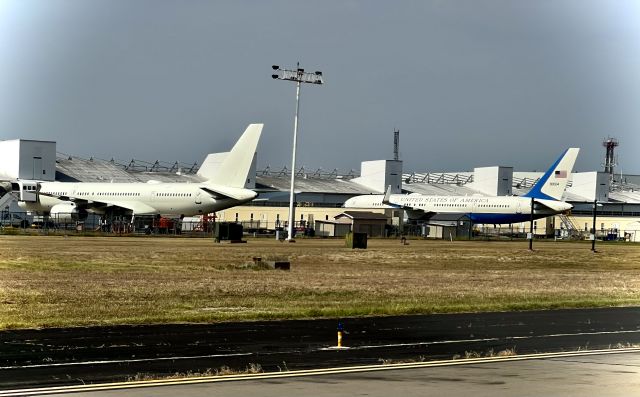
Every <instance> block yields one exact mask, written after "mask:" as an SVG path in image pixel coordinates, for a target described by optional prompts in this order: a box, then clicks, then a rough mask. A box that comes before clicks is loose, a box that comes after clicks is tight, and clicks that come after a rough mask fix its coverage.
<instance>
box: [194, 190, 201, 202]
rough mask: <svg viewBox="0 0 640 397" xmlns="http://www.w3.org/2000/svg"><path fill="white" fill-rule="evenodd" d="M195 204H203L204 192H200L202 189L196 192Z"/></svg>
mask: <svg viewBox="0 0 640 397" xmlns="http://www.w3.org/2000/svg"><path fill="white" fill-rule="evenodd" d="M195 202H196V204H202V192H201V191H200V189H198V191H197V192H196V198H195Z"/></svg>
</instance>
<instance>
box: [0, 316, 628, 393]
mask: <svg viewBox="0 0 640 397" xmlns="http://www.w3.org/2000/svg"><path fill="white" fill-rule="evenodd" d="M344 324H345V328H346V330H347V331H348V332H349V333H348V334H347V335H346V336H345V341H344V342H345V344H346V345H347V346H349V347H350V349H348V350H330V349H327V347H330V346H333V345H335V343H336V342H335V339H336V326H337V320H306V321H271V322H245V323H231V324H209V325H156V326H122V327H93V328H73V329H46V330H27V331H3V332H0V389H14V388H21V387H34V386H53V385H66V384H79V383H96V382H109V381H121V380H126V379H127V378H130V377H134V376H136V375H137V374H155V375H159V376H165V375H169V374H174V373H176V372H181V373H186V372H189V371H191V372H197V371H204V370H206V369H208V368H219V367H222V366H230V367H232V368H238V369H242V368H245V367H246V366H247V365H249V364H250V363H256V364H260V365H261V366H262V367H263V368H264V369H265V370H266V371H277V370H279V369H290V370H294V369H308V368H329V367H335V366H343V365H361V364H376V363H379V362H380V361H381V360H406V359H414V360H415V359H426V360H434V359H451V358H452V357H453V356H455V355H461V356H464V355H465V352H478V353H486V352H487V351H489V350H493V351H494V352H498V351H500V350H503V349H515V351H516V352H517V353H518V354H524V353H534V352H549V351H563V350H577V349H584V348H586V347H588V348H608V347H611V346H616V345H619V344H622V345H626V344H629V343H633V344H638V343H640V308H609V309H588V310H558V311H537V312H515V313H480V314H452V315H430V316H403V317H383V318H357V319H345V320H344Z"/></svg>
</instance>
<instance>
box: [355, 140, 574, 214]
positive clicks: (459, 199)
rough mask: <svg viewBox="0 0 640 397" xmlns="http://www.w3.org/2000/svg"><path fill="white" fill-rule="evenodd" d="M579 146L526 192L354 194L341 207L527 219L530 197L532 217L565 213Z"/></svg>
mask: <svg viewBox="0 0 640 397" xmlns="http://www.w3.org/2000/svg"><path fill="white" fill-rule="evenodd" d="M579 151H580V149H579V148H569V149H567V150H565V152H564V153H562V156H560V158H559V159H558V160H557V161H556V162H555V163H554V164H553V165H552V166H551V168H549V170H547V172H545V174H544V175H543V176H542V178H540V179H539V180H538V182H537V183H536V184H535V185H534V186H533V187H532V188H531V190H530V191H529V192H527V194H525V195H523V196H520V197H516V196H493V197H480V196H430V195H423V194H418V193H412V194H391V191H390V189H387V192H386V193H385V194H384V195H382V194H375V195H364V196H356V197H352V198H350V199H348V200H347V201H346V202H345V203H344V207H345V208H366V209H375V208H380V209H386V208H398V209H403V210H405V211H406V214H407V217H408V218H409V219H410V220H417V219H423V220H426V219H429V218H430V217H432V216H433V215H435V214H465V215H467V216H468V217H469V219H471V221H472V222H474V223H482V224H506V223H517V222H526V221H528V220H530V219H531V199H533V201H534V209H533V218H534V219H540V218H544V217H547V216H551V215H555V214H559V213H565V212H567V211H569V210H571V208H573V206H572V205H571V204H569V203H566V202H564V201H560V200H561V199H562V194H563V193H564V189H565V188H566V186H567V182H568V181H569V178H570V177H571V172H572V170H573V166H574V164H575V162H576V158H577V157H578V152H579Z"/></svg>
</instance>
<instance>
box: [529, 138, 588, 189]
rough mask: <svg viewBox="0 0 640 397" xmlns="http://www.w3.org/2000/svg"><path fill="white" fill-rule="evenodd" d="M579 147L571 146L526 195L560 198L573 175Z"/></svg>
mask: <svg viewBox="0 0 640 397" xmlns="http://www.w3.org/2000/svg"><path fill="white" fill-rule="evenodd" d="M578 152H580V149H579V148H569V149H567V150H565V152H564V153H562V156H560V158H559V159H558V160H556V162H555V163H554V164H553V165H552V166H551V168H549V169H548V170H547V172H545V173H544V175H543V176H542V178H540V179H539V180H538V182H537V183H536V184H535V185H534V186H533V187H532V188H531V190H529V191H528V192H527V194H525V195H524V197H532V198H538V199H545V200H556V201H557V200H560V199H562V194H563V193H564V189H565V188H566V187H567V182H568V181H569V178H570V177H571V172H572V171H573V166H574V164H575V163H576V158H577V157H578Z"/></svg>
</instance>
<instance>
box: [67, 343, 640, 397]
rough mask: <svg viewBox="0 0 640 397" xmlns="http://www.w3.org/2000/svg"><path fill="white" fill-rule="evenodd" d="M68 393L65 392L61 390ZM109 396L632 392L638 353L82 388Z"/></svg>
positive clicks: (636, 387)
mask: <svg viewBox="0 0 640 397" xmlns="http://www.w3.org/2000/svg"><path fill="white" fill-rule="evenodd" d="M67 395H68V394H67ZM74 395H78V396H86V397H111V396H127V397H139V396H149V395H153V396H157V397H163V396H167V397H173V396H183V397H196V396H198V397H199V396H264V397H282V396H317V397H323V396H327V397H337V396H381V397H382V396H384V397H387V396H403V397H408V396H447V397H468V396H476V397H477V396H492V397H495V396H612V397H614V396H624V397H629V396H638V395H640V353H627V354H607V355H598V356H579V357H566V358H556V359H544V360H528V361H515V362H514V361H512V362H491V363H476V364H470V365H456V366H449V367H425V368H420V369H405V370H390V371H376V372H362V373H348V374H332V375H320V376H311V377H297V378H284V379H271V380H244V381H237V382H223V383H208V384H207V383H205V384H195V385H178V386H166V387H153V388H145V389H126V390H118V391H101V392H84V393H79V394H74Z"/></svg>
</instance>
